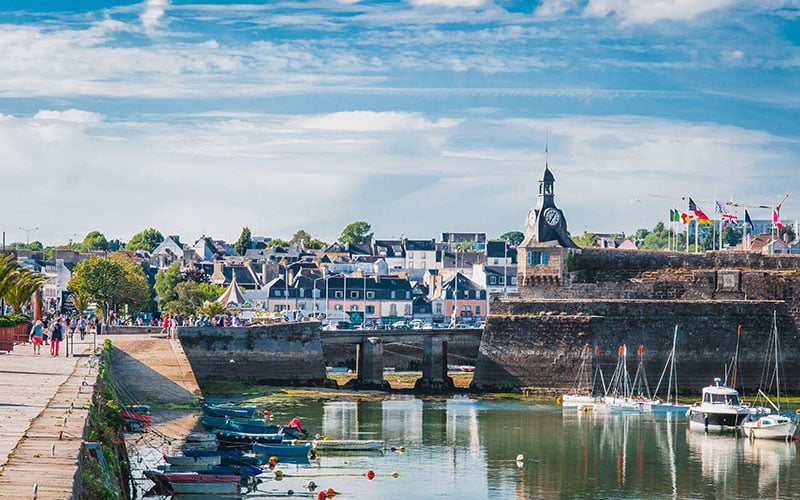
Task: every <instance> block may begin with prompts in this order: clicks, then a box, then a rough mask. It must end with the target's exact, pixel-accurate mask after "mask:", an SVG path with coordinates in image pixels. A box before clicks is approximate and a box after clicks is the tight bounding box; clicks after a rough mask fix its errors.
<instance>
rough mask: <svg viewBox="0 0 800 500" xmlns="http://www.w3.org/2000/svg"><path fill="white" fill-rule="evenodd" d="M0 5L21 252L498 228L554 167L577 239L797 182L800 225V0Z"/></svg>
mask: <svg viewBox="0 0 800 500" xmlns="http://www.w3.org/2000/svg"><path fill="white" fill-rule="evenodd" d="M0 9H2V10H0V54H3V57H1V58H0V229H1V230H2V231H4V232H5V235H6V242H7V243H10V242H17V241H19V242H26V241H28V240H30V241H41V242H43V243H44V244H45V245H55V244H63V243H66V242H68V241H70V240H74V241H79V240H82V239H83V237H84V236H85V235H86V234H87V233H88V232H90V231H94V230H97V231H100V232H102V233H103V234H104V235H105V236H106V237H107V238H108V239H120V240H122V241H127V240H128V239H130V237H131V236H132V235H134V234H136V233H138V232H139V231H141V230H143V229H146V228H151V227H152V228H155V229H158V230H159V231H160V232H161V233H162V234H164V235H170V234H177V235H180V236H181V239H182V241H184V242H190V243H191V242H193V241H195V240H196V239H197V238H199V237H200V236H202V235H206V236H211V237H213V238H216V239H223V240H228V241H235V240H236V239H237V238H238V236H239V234H240V233H241V231H242V228H243V227H244V226H247V227H248V228H249V229H250V230H251V232H252V234H253V235H255V236H270V237H278V238H283V239H289V238H291V236H292V235H293V234H294V233H295V232H296V231H297V230H299V229H303V230H305V231H306V232H307V233H309V234H310V235H311V236H312V237H314V238H319V239H322V240H324V241H329V242H330V241H333V240H335V239H336V238H338V236H339V235H340V234H341V231H342V229H343V228H344V227H345V226H346V225H347V224H349V223H351V222H353V221H362V220H363V221H366V222H368V223H369V224H370V225H371V226H372V230H373V231H374V234H375V236H376V237H377V238H386V239H388V238H401V237H406V238H436V239H438V238H439V237H440V234H441V232H443V231H445V232H452V231H465V232H485V233H487V234H488V236H489V237H497V236H499V235H501V234H503V233H505V232H507V231H522V230H523V226H524V221H525V217H526V215H527V212H528V210H529V209H530V208H532V207H534V206H535V205H536V197H537V182H538V179H539V178H540V176H541V174H542V171H543V168H544V165H545V162H547V163H548V164H549V166H550V169H551V171H552V172H553V174H554V176H555V179H556V184H555V196H556V197H555V201H556V204H557V206H558V207H559V208H561V209H562V210H563V211H564V215H565V218H566V219H567V222H568V229H569V231H570V232H571V233H572V234H573V235H578V234H582V233H583V232H584V231H590V232H597V233H615V232H625V233H626V234H631V233H632V232H634V231H635V230H636V229H638V228H648V229H650V228H652V227H653V226H654V225H655V224H656V223H657V222H658V221H665V220H666V219H667V217H668V215H669V210H670V208H681V209H683V210H686V202H685V201H682V200H680V199H679V198H680V197H683V196H691V197H692V198H693V199H694V200H695V201H697V204H698V205H699V206H700V208H701V209H702V210H703V211H704V212H706V213H707V214H709V215H711V214H713V213H714V207H713V203H711V202H712V201H713V200H715V199H721V200H726V201H731V200H733V201H735V202H737V203H740V204H752V205H774V204H777V203H778V202H780V200H781V199H782V198H783V195H785V194H789V195H790V196H789V198H788V199H787V200H786V202H785V203H784V204H783V206H782V208H781V217H782V219H784V220H794V219H797V218H800V190H798V189H797V188H798V185H800V171H798V167H800V145H799V143H798V139H799V138H800V47H799V46H798V45H799V44H800V0H760V1H758V2H753V1H751V0H704V1H702V2H700V1H696V0H541V1H512V0H395V1H376V0H371V1H359V0H338V1H337V0H307V1H306V0H304V1H296V0H295V1H281V0H277V1H269V2H247V1H241V2H212V1H207V2H203V3H201V2H196V1H193V0H172V1H170V0H147V1H145V2H139V3H132V2H127V1H122V0H114V1H99V0H82V1H80V2H64V1H63V0H53V1H42V0H39V1H37V0H25V1H19V0H5V1H4V2H2V5H1V6H0ZM654 195H656V196H654ZM730 208H731V210H732V211H734V212H738V213H739V214H740V215H742V210H743V207H736V206H731V207H730ZM750 212H751V216H752V217H753V218H754V219H767V218H769V217H770V216H771V212H770V211H769V210H765V209H757V208H752V209H750Z"/></svg>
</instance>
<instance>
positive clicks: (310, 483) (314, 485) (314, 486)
mask: <svg viewBox="0 0 800 500" xmlns="http://www.w3.org/2000/svg"><path fill="white" fill-rule="evenodd" d="M306 489H307V490H308V491H314V490H316V489H317V483H315V482H314V481H310V480H309V481H308V482H306Z"/></svg>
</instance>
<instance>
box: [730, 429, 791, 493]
mask: <svg viewBox="0 0 800 500" xmlns="http://www.w3.org/2000/svg"><path fill="white" fill-rule="evenodd" d="M796 453H797V445H796V444H795V443H793V442H786V441H771V440H765V439H754V440H744V450H743V455H744V459H745V460H746V461H747V462H751V463H753V464H756V465H758V493H759V495H766V494H768V493H770V492H772V491H774V492H775V497H780V492H781V470H782V469H788V470H789V471H791V470H792V469H791V464H792V463H793V462H794V460H795V455H796ZM787 493H792V494H796V492H794V491H788V492H787Z"/></svg>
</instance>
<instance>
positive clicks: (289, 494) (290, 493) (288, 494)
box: [286, 490, 294, 496]
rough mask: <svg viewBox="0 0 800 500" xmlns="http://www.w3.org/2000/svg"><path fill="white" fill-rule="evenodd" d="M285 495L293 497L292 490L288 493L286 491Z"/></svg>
mask: <svg viewBox="0 0 800 500" xmlns="http://www.w3.org/2000/svg"><path fill="white" fill-rule="evenodd" d="M286 495H287V496H293V495H294V490H289V491H287V492H286Z"/></svg>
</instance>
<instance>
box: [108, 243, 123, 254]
mask: <svg viewBox="0 0 800 500" xmlns="http://www.w3.org/2000/svg"><path fill="white" fill-rule="evenodd" d="M123 248H125V243H123V242H121V241H119V240H111V241H109V242H108V251H109V252H119V251H120V250H121V249H123Z"/></svg>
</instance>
